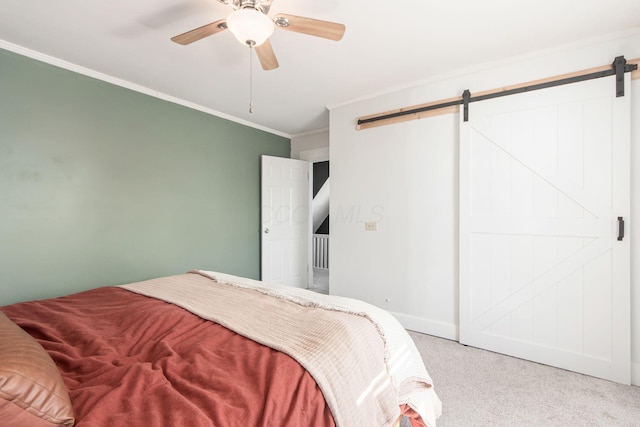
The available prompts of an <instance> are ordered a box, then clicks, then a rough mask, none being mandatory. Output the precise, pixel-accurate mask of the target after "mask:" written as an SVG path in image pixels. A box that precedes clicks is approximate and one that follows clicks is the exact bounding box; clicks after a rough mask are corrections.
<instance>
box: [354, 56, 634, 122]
mask: <svg viewBox="0 0 640 427" xmlns="http://www.w3.org/2000/svg"><path fill="white" fill-rule="evenodd" d="M638 62H640V59H634V60H633V61H632V63H629V62H627V60H626V59H625V57H624V56H618V57H617V58H616V59H615V60H614V61H613V63H612V64H611V65H610V66H604V67H598V68H594V69H590V70H585V71H581V72H577V73H571V74H566V75H564V76H558V78H550V79H544V80H539V81H538V83H536V82H530V83H524V84H520V85H516V86H513V87H510V88H503V89H495V90H491V91H486V92H481V93H480V94H478V95H476V96H471V92H470V91H469V90H468V89H467V90H465V91H464V92H463V94H462V97H461V98H455V99H449V100H445V101H443V102H433V103H429V104H423V105H420V106H416V107H409V108H402V109H400V110H396V111H393V112H388V113H382V114H377V115H372V116H366V117H361V118H359V119H358V122H357V123H358V126H357V128H358V129H366V128H369V127H374V126H376V125H379V124H377V122H383V123H380V124H390V123H395V122H396V121H407V120H413V119H419V118H422V117H427V116H428V113H427V112H433V111H435V110H441V109H449V110H448V111H450V109H451V107H455V108H457V110H456V111H459V106H460V105H462V106H463V120H464V121H465V122H466V121H468V120H469V104H470V103H471V102H476V101H485V100H487V99H493V98H499V97H502V96H508V95H515V94H518V93H524V92H531V91H534V90H540V89H546V88H550V87H555V86H562V85H566V84H570V83H577V82H583V81H586V80H593V79H598V78H601V77H609V76H616V97H621V96H624V74H625V73H629V72H634V74H633V78H637V76H636V73H635V71H637V70H638ZM425 113H426V114H425ZM409 116H412V117H409Z"/></svg>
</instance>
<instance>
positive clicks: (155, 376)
mask: <svg viewBox="0 0 640 427" xmlns="http://www.w3.org/2000/svg"><path fill="white" fill-rule="evenodd" d="M440 412H441V404H440V400H439V399H438V397H437V395H436V392H435V390H434V387H433V383H432V381H431V378H430V377H429V374H428V373H427V371H426V369H425V367H424V363H423V361H422V359H421V358H420V355H419V353H418V351H417V349H416V347H415V345H414V344H413V341H412V340H411V338H410V337H409V335H408V334H407V333H406V331H405V330H404V329H403V328H402V327H401V326H400V324H399V323H398V322H397V321H396V320H395V318H393V316H391V315H390V314H388V313H387V312H385V311H383V310H381V309H378V308H376V307H373V306H371V305H368V304H366V303H363V302H361V301H357V300H352V299H347V298H340V297H335V296H328V295H321V294H316V293H313V292H310V291H306V290H303V289H297V288H291V287H285V286H278V285H273V284H267V283H264V282H260V281H255V280H250V279H246V278H241V277H236V276H230V275H226V274H222V273H218V272H209V271H199V270H198V271H190V272H189V273H186V274H182V275H178V276H170V277H162V278H158V279H152V280H147V281H144V282H138V283H132V284H128V285H122V286H108V287H103V288H97V289H92V290H89V291H85V292H80V293H77V294H73V295H69V296H65V297H60V298H52V299H45V300H41V301H29V302H22V303H17V304H13V305H9V306H4V307H0V424H2V425H9V426H29V427H39V426H47V427H51V426H72V425H76V426H79V427H82V426H121V425H123V426H124V425H127V426H137V425H144V426H193V427H198V426H243V427H246V426H328V427H331V426H337V427H357V426H366V427H370V426H397V425H398V424H399V421H400V418H401V417H402V416H406V417H408V418H409V419H410V422H411V425H412V426H413V427H419V426H428V427H434V426H435V421H436V419H437V417H438V416H439V415H440Z"/></svg>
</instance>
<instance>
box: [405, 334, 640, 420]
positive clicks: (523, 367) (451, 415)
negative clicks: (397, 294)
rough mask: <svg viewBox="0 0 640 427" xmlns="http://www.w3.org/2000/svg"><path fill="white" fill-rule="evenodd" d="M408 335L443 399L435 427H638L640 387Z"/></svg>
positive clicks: (438, 339) (449, 342)
mask: <svg viewBox="0 0 640 427" xmlns="http://www.w3.org/2000/svg"><path fill="white" fill-rule="evenodd" d="M410 335H411V337H412V338H413V340H414V341H415V343H416V345H417V347H418V349H419V350H420V353H421V354H422V358H423V359H424V362H425V364H426V366H427V370H428V371H429V373H430V374H431V377H432V378H433V381H434V382H435V388H436V392H437V393H438V395H439V396H440V399H441V400H442V404H443V414H442V416H441V417H440V419H439V420H438V427H448V426H585V427H586V426H640V387H636V386H624V385H620V384H616V383H613V382H610V381H605V380H600V379H597V378H593V377H589V376H586V375H581V374H577V373H574V372H569V371H565V370H562V369H557V368H552V367H549V366H545V365H540V364H537V363H533V362H528V361H525V360H521V359H516V358H513V357H509V356H504V355H501V354H497V353H492V352H489V351H485V350H480V349H477V348H473V347H465V346H463V345H460V344H458V343H457V342H454V341H449V340H445V339H441V338H435V337H432V336H429V335H423V334H419V333H415V332H410ZM408 425H409V424H408V423H407V422H406V420H403V421H402V424H401V426H403V427H404V426H408Z"/></svg>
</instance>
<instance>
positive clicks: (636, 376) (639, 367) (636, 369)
mask: <svg viewBox="0 0 640 427" xmlns="http://www.w3.org/2000/svg"><path fill="white" fill-rule="evenodd" d="M631 384H633V385H637V386H640V363H638V362H631Z"/></svg>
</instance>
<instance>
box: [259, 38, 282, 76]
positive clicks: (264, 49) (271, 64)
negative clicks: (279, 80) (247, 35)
mask: <svg viewBox="0 0 640 427" xmlns="http://www.w3.org/2000/svg"><path fill="white" fill-rule="evenodd" d="M256 53H257V54H258V58H259V59H260V64H261V65H262V69H263V70H265V71H269V70H275V69H276V68H278V67H279V66H280V64H278V59H277V58H276V54H275V53H274V51H273V47H271V42H270V41H269V40H267V41H266V42H264V43H262V44H261V45H260V46H256Z"/></svg>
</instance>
